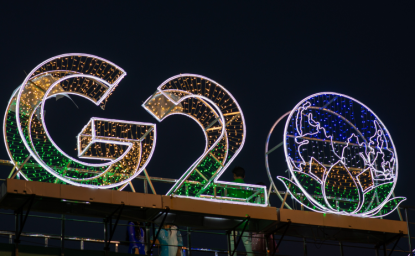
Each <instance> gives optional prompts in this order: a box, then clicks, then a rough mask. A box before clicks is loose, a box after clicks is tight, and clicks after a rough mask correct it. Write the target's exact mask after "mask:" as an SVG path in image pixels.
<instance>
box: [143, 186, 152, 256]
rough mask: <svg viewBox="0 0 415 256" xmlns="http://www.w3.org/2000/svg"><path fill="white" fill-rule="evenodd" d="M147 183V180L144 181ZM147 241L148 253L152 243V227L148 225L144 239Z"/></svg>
mask: <svg viewBox="0 0 415 256" xmlns="http://www.w3.org/2000/svg"><path fill="white" fill-rule="evenodd" d="M144 182H146V180H144ZM144 238H145V239H146V247H147V248H145V250H146V252H148V251H149V250H150V246H151V242H150V225H149V224H148V223H146V236H145V237H144Z"/></svg>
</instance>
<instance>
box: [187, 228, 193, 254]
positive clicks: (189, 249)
mask: <svg viewBox="0 0 415 256" xmlns="http://www.w3.org/2000/svg"><path fill="white" fill-rule="evenodd" d="M191 234H192V233H191V232H190V228H189V227H187V248H188V249H187V254H188V255H187V256H191V255H192V252H191V251H192V242H191V241H192V240H191V237H190V236H191Z"/></svg>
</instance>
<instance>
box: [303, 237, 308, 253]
mask: <svg viewBox="0 0 415 256" xmlns="http://www.w3.org/2000/svg"><path fill="white" fill-rule="evenodd" d="M303 243H304V256H307V243H306V240H305V237H304V238H303Z"/></svg>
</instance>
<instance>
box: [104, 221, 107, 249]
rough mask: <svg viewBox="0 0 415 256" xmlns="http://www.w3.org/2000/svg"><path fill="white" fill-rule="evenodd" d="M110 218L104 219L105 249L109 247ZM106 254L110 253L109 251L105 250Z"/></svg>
mask: <svg viewBox="0 0 415 256" xmlns="http://www.w3.org/2000/svg"><path fill="white" fill-rule="evenodd" d="M107 223H108V220H107V219H104V241H105V242H104V250H105V249H106V248H107V242H108V230H107V229H108V227H107ZM105 255H108V251H107V250H105Z"/></svg>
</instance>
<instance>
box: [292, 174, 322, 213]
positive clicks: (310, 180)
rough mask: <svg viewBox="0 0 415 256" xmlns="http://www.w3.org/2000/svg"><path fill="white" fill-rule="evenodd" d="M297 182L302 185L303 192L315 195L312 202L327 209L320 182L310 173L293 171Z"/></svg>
mask: <svg viewBox="0 0 415 256" xmlns="http://www.w3.org/2000/svg"><path fill="white" fill-rule="evenodd" d="M293 173H294V175H295V178H296V179H297V181H298V183H299V184H300V185H301V187H303V190H304V192H306V193H308V195H316V197H313V198H314V204H315V205H317V206H318V207H319V208H321V209H328V207H327V205H326V202H325V201H324V198H323V192H322V189H321V183H320V182H319V181H318V179H316V178H315V177H313V176H312V175H310V174H307V173H304V172H295V171H294V172H293Z"/></svg>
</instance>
